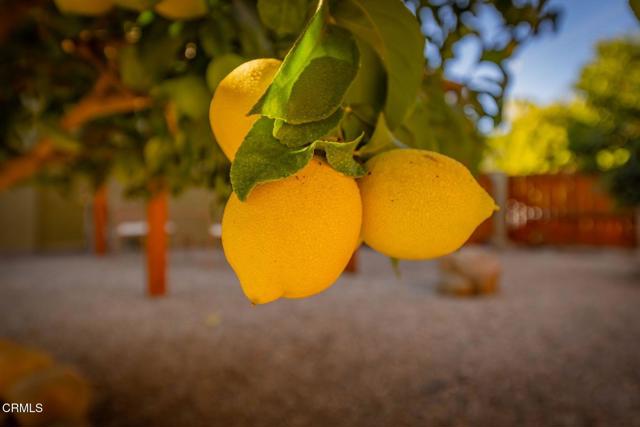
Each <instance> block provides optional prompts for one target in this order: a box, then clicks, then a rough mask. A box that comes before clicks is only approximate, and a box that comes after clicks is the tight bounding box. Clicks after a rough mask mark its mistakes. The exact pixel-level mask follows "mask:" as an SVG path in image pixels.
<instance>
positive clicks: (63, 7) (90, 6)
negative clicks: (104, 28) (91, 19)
mask: <svg viewBox="0 0 640 427" xmlns="http://www.w3.org/2000/svg"><path fill="white" fill-rule="evenodd" d="M55 4H56V6H57V7H58V9H59V10H60V12H62V13H71V14H75V15H88V16H97V15H102V14H103V13H106V12H107V11H109V9H111V7H112V6H113V2H112V1H111V0H91V1H87V0H55Z"/></svg>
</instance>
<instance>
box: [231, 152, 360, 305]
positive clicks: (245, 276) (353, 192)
mask: <svg viewBox="0 0 640 427" xmlns="http://www.w3.org/2000/svg"><path fill="white" fill-rule="evenodd" d="M361 221H362V204H361V202H360V193H359V191H358V185H357V184H356V182H355V180H353V179H352V178H349V177H347V176H344V175H342V174H340V173H338V172H336V171H335V170H334V169H332V168H331V167H330V166H329V165H328V164H327V163H326V162H325V161H324V160H322V159H321V158H319V157H314V158H313V159H312V160H311V161H310V162H309V164H308V165H307V166H306V167H304V168H303V169H302V170H300V171H299V172H298V173H296V174H295V175H292V176H290V177H288V178H285V179H282V180H279V181H273V182H268V183H264V184H261V185H259V186H257V187H256V188H254V189H253V191H252V192H251V193H250V194H249V197H247V200H246V201H245V202H241V201H240V200H239V199H238V198H237V197H236V195H235V194H232V195H231V198H230V199H229V202H228V203H227V206H226V207H225V210H224V215H223V218H222V246H223V248H224V253H225V256H226V258H227V261H228V262H229V264H230V265H231V267H232V268H233V270H234V271H235V273H236V275H237V276H238V279H239V280H240V284H241V285H242V290H243V291H244V293H245V295H246V296H247V298H249V300H251V301H252V302H253V303H254V304H264V303H267V302H271V301H274V300H276V299H278V298H281V297H284V298H303V297H307V296H311V295H314V294H317V293H319V292H321V291H323V290H325V289H327V288H328V287H329V286H331V285H332V284H333V283H334V282H335V281H336V279H337V278H338V277H339V276H340V274H341V273H342V271H343V270H344V268H345V267H346V265H347V263H348V262H349V259H350V258H351V255H352V254H353V251H354V248H355V247H356V243H357V242H358V238H359V235H360V226H361Z"/></svg>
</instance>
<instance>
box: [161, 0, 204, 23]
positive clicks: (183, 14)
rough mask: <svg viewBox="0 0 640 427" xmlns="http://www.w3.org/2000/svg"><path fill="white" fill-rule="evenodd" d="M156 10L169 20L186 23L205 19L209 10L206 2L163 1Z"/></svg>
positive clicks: (188, 0)
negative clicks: (190, 20)
mask: <svg viewBox="0 0 640 427" xmlns="http://www.w3.org/2000/svg"><path fill="white" fill-rule="evenodd" d="M155 10H156V12H158V15H161V16H163V17H165V18H167V19H171V20H174V21H186V20H189V19H196V18H201V17H203V16H204V15H206V14H207V12H208V10H209V8H208V7H207V2H206V0H162V1H161V2H159V3H158V4H156V7H155Z"/></svg>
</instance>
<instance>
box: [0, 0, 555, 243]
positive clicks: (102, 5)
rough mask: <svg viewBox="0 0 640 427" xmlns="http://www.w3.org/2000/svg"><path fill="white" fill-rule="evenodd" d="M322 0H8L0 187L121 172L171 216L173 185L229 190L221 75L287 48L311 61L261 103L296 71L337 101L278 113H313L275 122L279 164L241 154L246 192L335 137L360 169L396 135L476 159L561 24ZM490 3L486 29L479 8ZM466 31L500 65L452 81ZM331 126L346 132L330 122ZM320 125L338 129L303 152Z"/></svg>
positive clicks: (474, 6)
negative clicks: (216, 99)
mask: <svg viewBox="0 0 640 427" xmlns="http://www.w3.org/2000/svg"><path fill="white" fill-rule="evenodd" d="M317 3H318V2H317V1H311V0H257V1H252V0H181V1H176V0H161V1H157V0H116V1H113V2H112V1H110V0H100V1H91V2H89V1H78V0H56V1H55V2H53V1H46V0H28V1H22V2H5V3H3V4H2V6H0V8H1V10H0V19H1V21H2V22H1V24H2V25H0V28H1V29H2V30H1V31H0V42H1V46H0V55H2V58H3V61H4V62H5V63H6V64H7V65H6V66H4V67H3V68H2V70H0V75H1V77H2V81H3V82H4V83H5V84H4V85H3V87H2V88H0V104H1V105H0V109H1V111H2V114H3V117H4V120H3V121H2V124H0V138H1V141H2V142H1V144H2V145H1V146H0V189H3V188H8V187H9V186H11V185H15V184H16V183H19V182H21V181H22V180H24V179H28V178H31V177H35V179H36V180H38V182H43V183H44V182H46V183H53V184H60V185H64V186H69V185H71V184H73V183H74V182H76V181H79V180H80V181H88V182H89V183H90V184H91V186H92V187H93V188H94V189H95V190H96V191H98V189H99V188H101V187H102V186H103V185H104V184H105V182H107V180H108V179H109V178H110V177H115V178H117V179H118V180H120V181H121V182H122V183H123V185H124V190H125V192H126V194H128V195H131V196H142V197H147V198H148V199H149V200H150V203H149V206H150V207H154V206H156V207H157V206H159V207H160V208H159V212H160V214H159V215H157V212H155V210H156V208H153V209H154V212H155V213H154V214H153V215H151V214H150V215H149V218H150V224H152V223H153V224H155V226H154V227H155V228H156V229H157V230H161V229H162V224H163V223H164V218H165V216H166V194H167V192H172V193H174V194H177V193H179V192H181V191H182V190H184V189H186V188H189V187H193V186H202V187H206V188H212V189H215V190H216V192H217V193H218V194H219V195H220V196H221V197H223V198H224V197H226V196H227V195H228V194H229V185H228V183H229V163H228V161H227V160H226V159H225V157H224V156H223V155H222V153H221V151H220V149H219V148H218V146H217V145H216V144H215V143H214V140H213V136H212V134H211V130H210V128H209V123H208V117H207V116H208V114H207V113H208V108H209V100H210V99H211V95H212V92H213V91H214V90H215V88H216V86H217V84H218V82H220V80H221V79H222V77H223V76H224V75H226V74H227V73H228V72H229V71H231V70H232V69H233V68H235V67H236V66H237V65H238V64H240V63H242V62H244V61H246V60H248V59H252V58H258V57H275V58H284V57H285V55H291V56H299V57H300V59H298V60H295V61H291V62H292V64H293V63H295V65H292V66H291V68H290V69H288V70H287V71H286V72H285V71H283V72H282V73H280V74H282V78H281V80H282V81H280V82H276V83H275V86H274V87H276V89H273V90H272V91H270V92H271V93H268V94H267V95H266V96H265V99H264V102H262V103H261V104H260V105H259V106H256V107H257V108H258V109H257V110H256V111H257V112H260V113H262V115H263V116H268V117H278V111H277V110H278V108H279V106H282V105H284V104H286V103H288V102H290V101H291V99H289V97H290V96H293V95H292V92H289V89H291V87H290V85H291V84H292V82H296V83H297V82H300V84H306V85H307V86H305V88H306V89H305V96H306V99H313V100H315V101H317V102H318V103H321V102H326V103H327V105H324V107H323V108H324V110H326V111H337V112H339V114H338V113H337V114H333V115H332V116H331V117H330V118H329V117H325V115H324V113H323V112H321V111H320V110H321V109H322V108H320V107H318V108H316V111H315V112H312V113H310V114H309V115H307V116H305V117H301V118H297V119H296V118H292V119H291V120H283V122H282V123H286V122H290V123H313V125H312V126H310V128H304V129H303V128H298V127H296V126H292V127H290V128H286V127H284V128H282V127H281V124H282V123H280V124H279V125H278V126H279V127H278V131H277V132H280V130H282V132H285V133H286V132H290V133H291V135H293V137H292V140H291V141H289V142H290V146H289V147H287V148H286V150H285V151H286V153H284V154H283V153H282V152H280V153H271V154H273V157H272V158H271V160H273V162H269V165H270V166H273V169H272V170H271V171H270V170H269V168H267V167H265V165H264V164H263V165H258V164H255V163H252V160H251V156H250V155H248V156H245V158H244V160H243V159H242V156H239V157H240V166H239V167H237V168H236V170H238V171H244V172H238V173H237V174H235V175H234V173H231V181H233V180H234V176H235V177H236V185H234V188H235V189H236V192H237V189H238V188H237V187H238V185H240V184H239V183H240V182H242V183H243V185H244V186H245V189H246V191H249V190H250V188H251V187H252V186H253V185H256V184H258V183H260V182H263V181H265V180H269V179H273V178H274V176H272V175H269V174H270V173H271V174H273V170H276V174H275V175H276V176H275V177H282V176H286V174H287V173H288V172H286V168H287V167H288V166H287V164H286V163H287V162H288V160H286V161H282V160H283V159H286V158H287V156H286V155H285V154H287V153H289V154H292V158H299V157H297V156H300V155H301V152H302V151H305V153H304V155H308V153H309V152H312V151H313V149H314V148H317V149H323V150H331V149H332V148H331V147H332V146H333V145H332V144H333V143H337V142H347V141H351V142H352V144H340V149H341V150H344V149H345V147H346V148H347V150H349V151H347V152H341V153H338V154H335V153H334V154H335V155H336V156H343V157H341V158H342V159H347V160H348V161H346V162H340V164H341V165H350V166H349V167H353V165H354V162H355V163H358V162H361V161H362V160H363V159H366V158H367V157H369V156H371V155H373V154H375V153H377V152H380V151H381V150H384V149H386V148H388V147H389V146H397V145H408V146H412V147H417V148H430V149H434V150H437V151H440V152H442V153H445V154H448V155H451V156H453V157H456V158H458V159H460V160H462V161H463V162H465V163H466V164H467V165H469V166H470V167H474V166H475V165H476V164H477V162H478V160H479V154H480V153H481V151H482V142H483V138H482V136H481V135H480V133H479V132H478V129H477V124H478V122H479V121H481V120H486V119H489V120H493V121H495V122H499V121H500V117H501V111H502V105H503V95H504V88H505V87H506V85H507V83H508V73H507V72H506V70H505V64H506V61H507V60H508V58H509V57H510V56H511V55H512V54H513V53H514V52H515V51H516V50H517V48H518V47H519V46H520V45H522V44H523V43H526V42H527V41H528V40H530V39H531V38H532V37H535V36H536V35H537V34H539V33H540V32H541V31H542V30H543V29H544V28H545V27H547V26H550V27H555V26H556V20H557V16H558V15H557V11H555V10H552V9H551V8H549V6H548V4H547V3H548V2H547V1H546V0H537V1H536V0H533V1H529V2H521V1H513V2H512V1H496V2H487V1H483V0H474V1H468V0H459V1H450V2H440V1H416V0H409V1H407V2H406V3H405V4H403V3H402V2H400V1H399V0H393V1H390V0H367V1H362V0H348V1H324V2H321V6H322V8H321V9H318V7H317ZM405 6H408V7H409V9H410V10H411V11H412V12H413V13H414V14H415V17H414V16H413V15H412V14H411V13H409V12H408V11H407V9H406V7H405ZM318 10H320V12H318ZM314 12H315V13H314ZM487 16H488V17H489V18H490V19H491V20H492V22H493V25H492V28H491V31H488V30H487V28H486V25H484V24H483V22H482V20H483V19H484V17H487ZM416 17H417V21H416V19H415V18H416ZM327 28H331V31H330V33H331V34H330V36H327ZM423 32H424V33H423ZM425 37H426V39H427V41H428V43H427V45H428V46H430V49H431V51H430V53H429V52H427V53H428V57H429V61H428V63H425V60H424V58H425V57H424V54H425V51H424V46H425ZM470 40H471V41H475V42H476V44H477V45H478V48H479V52H480V56H479V61H478V62H479V66H483V67H489V68H493V69H494V73H493V75H491V76H489V77H487V76H486V75H485V76H484V77H482V76H480V77H478V78H474V79H469V80H467V79H458V81H452V80H448V79H445V77H444V74H445V73H444V71H445V67H446V65H447V62H448V61H449V60H450V59H451V58H453V57H454V52H455V48H456V46H457V44H458V43H461V42H463V41H470ZM294 42H295V44H294ZM314 46H315V47H314ZM292 48H293V50H292ZM296 48H298V50H299V52H297V53H296V52H295V49H296ZM316 48H317V49H316ZM314 49H316V50H314ZM315 58H317V59H318V60H317V61H315V62H311V61H312V60H313V59H315ZM311 64H313V66H312V65H311ZM336 65H338V66H341V67H343V68H341V69H339V70H336V69H335V68H334V67H335V66H336ZM327 70H331V72H330V73H327ZM287 88H289V89H287ZM347 88H348V90H347ZM291 102H292V101H291ZM336 103H337V104H336ZM334 104H335V105H334ZM321 107H322V106H321ZM338 107H339V108H338ZM336 108H338V109H337V110H336ZM324 110H323V111H324ZM287 119H289V118H288V117H287ZM325 119H326V120H325ZM329 119H330V120H329ZM336 126H337V128H338V129H339V132H338V133H337V134H333V135H329V134H330V132H329V130H330V129H333V128H336ZM274 129H275V127H274ZM309 132H311V133H309ZM310 134H313V135H316V136H317V137H320V136H323V135H325V134H326V135H329V136H331V137H332V138H333V139H334V140H329V141H323V142H322V144H319V145H314V146H313V147H312V146H311V145H306V150H300V149H299V147H301V146H304V145H305V144H308V143H309V141H307V140H305V138H306V137H308V136H309V135H310ZM314 144H315V142H314ZM365 144H366V145H365ZM249 146H250V144H249V145H248V147H249ZM327 147H329V148H327ZM253 148H254V149H255V148H256V147H255V146H254V147H253ZM247 150H249V148H247ZM245 151H246V150H245ZM356 151H357V153H356ZM354 153H355V154H354ZM354 156H355V157H354ZM265 158H266V157H265ZM237 160H238V159H236V161H237ZM245 160H246V161H247V163H246V164H245V165H244V167H242V162H243V161H245ZM294 163H295V162H294ZM251 171H257V173H254V174H253V175H252V174H251V173H250V172H251ZM283 174H284V175H283ZM163 200H164V202H162V201H163ZM162 206H164V211H165V213H164V215H162V209H163V208H162ZM151 218H154V219H155V220H154V221H151ZM158 227H159V228H158ZM160 233H162V234H163V233H164V232H163V231H160ZM158 242H159V243H158V245H160V246H163V245H164V244H165V241H164V240H163V239H161V238H160V239H159V240H158Z"/></svg>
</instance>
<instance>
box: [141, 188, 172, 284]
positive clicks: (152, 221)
mask: <svg viewBox="0 0 640 427" xmlns="http://www.w3.org/2000/svg"><path fill="white" fill-rule="evenodd" d="M166 223H167V193H166V191H164V190H158V191H155V192H154V193H153V195H152V196H151V199H149V202H148V204H147V227H148V229H147V248H146V249H147V292H148V294H149V296H161V295H164V294H165V293H166V292H167V283H166V282H167V281H166V272H167V233H166V230H165V225H166Z"/></svg>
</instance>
